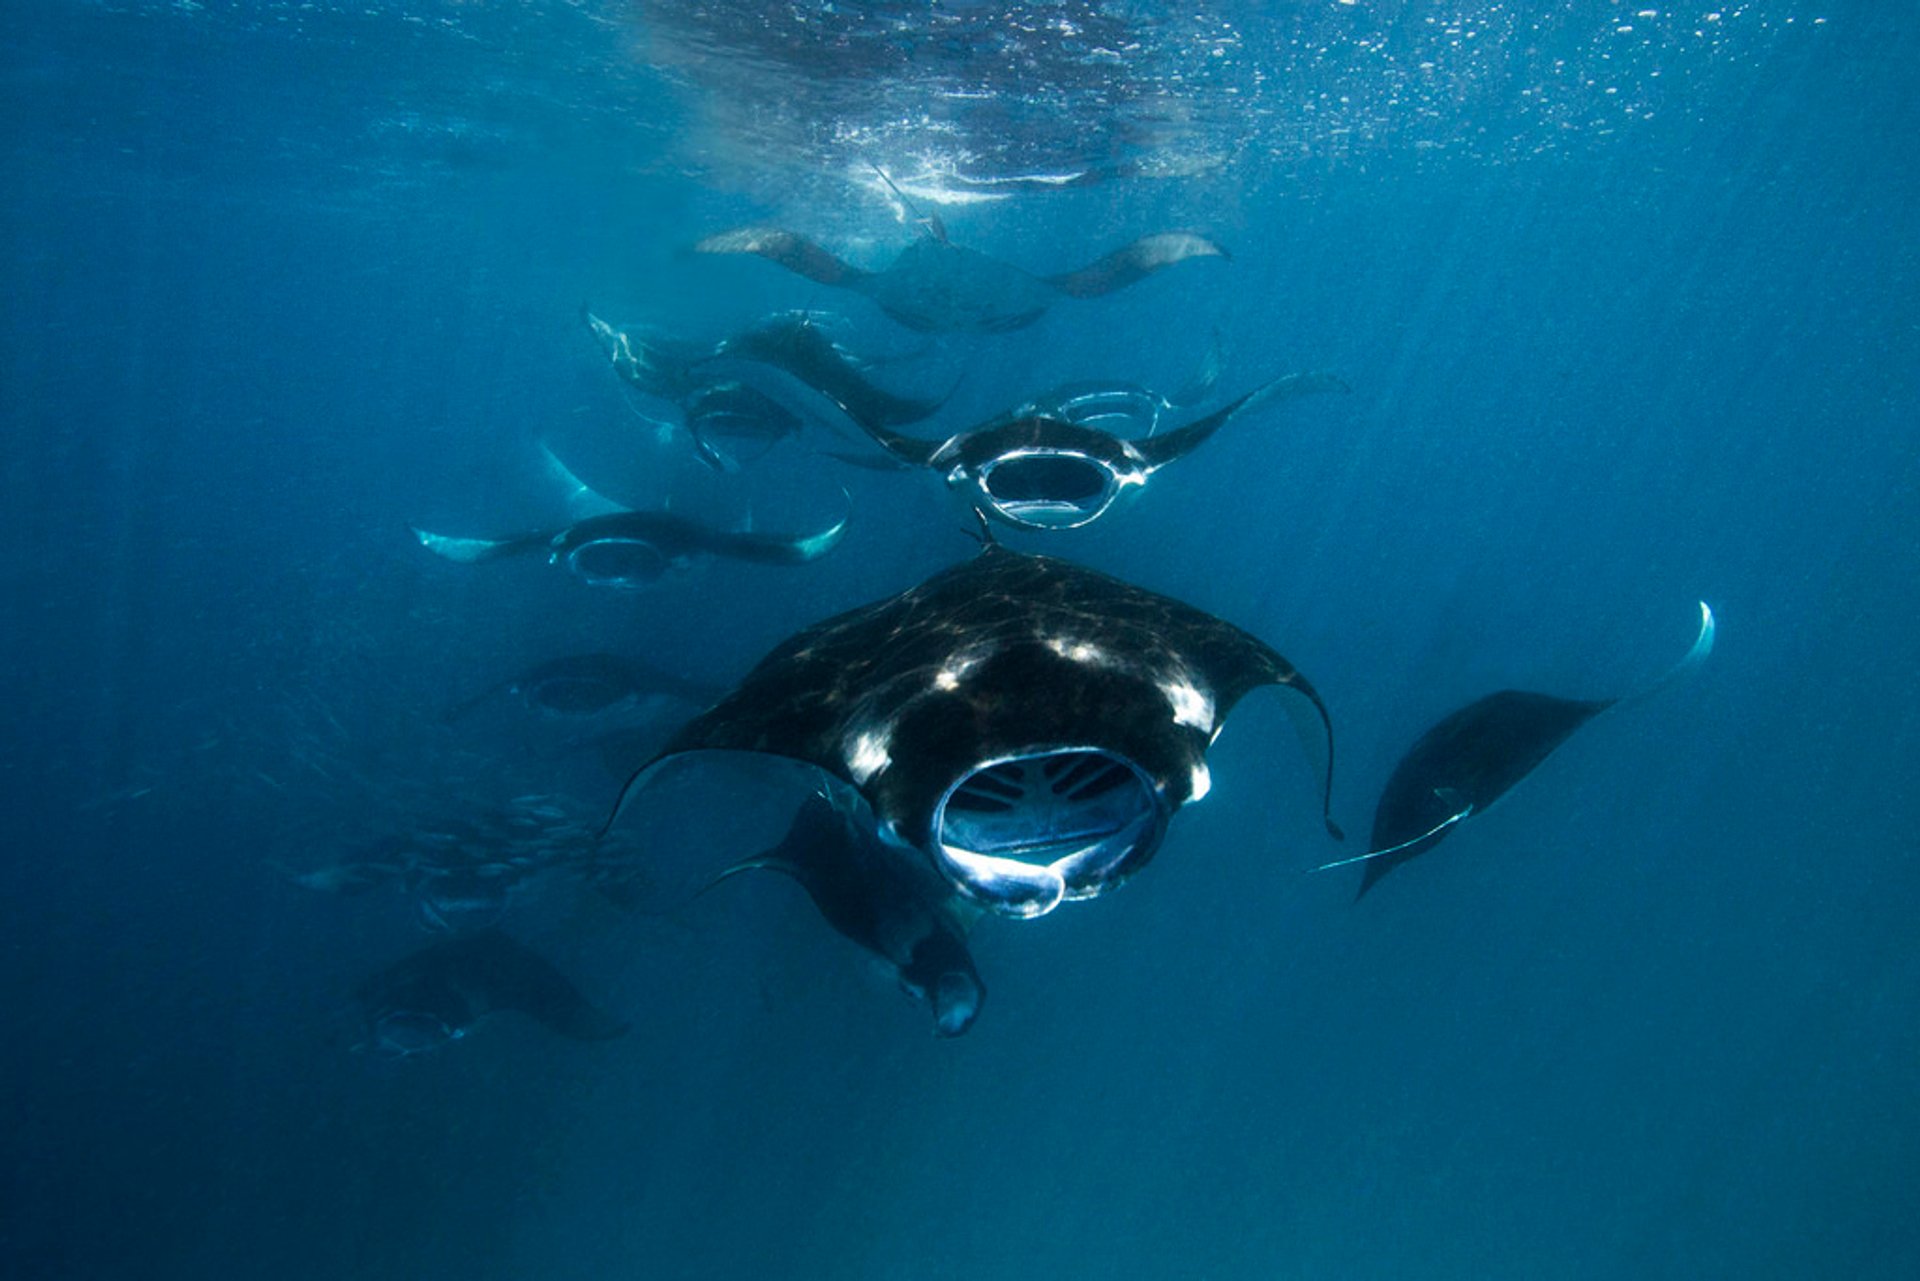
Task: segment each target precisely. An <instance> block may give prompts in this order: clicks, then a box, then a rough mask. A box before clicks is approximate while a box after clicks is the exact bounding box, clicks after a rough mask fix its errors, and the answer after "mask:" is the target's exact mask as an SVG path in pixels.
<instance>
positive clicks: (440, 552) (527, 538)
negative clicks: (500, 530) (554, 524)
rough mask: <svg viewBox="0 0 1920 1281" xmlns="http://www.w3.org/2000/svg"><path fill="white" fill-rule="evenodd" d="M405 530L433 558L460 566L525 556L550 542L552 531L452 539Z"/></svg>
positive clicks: (449, 536) (452, 537) (420, 531)
mask: <svg viewBox="0 0 1920 1281" xmlns="http://www.w3.org/2000/svg"><path fill="white" fill-rule="evenodd" d="M407 528H408V529H409V530H411V531H413V536H414V537H415V538H417V539H419V540H420V545H421V546H422V547H424V548H426V549H427V550H428V551H430V552H432V553H433V554H434V555H435V556H438V557H440V558H441V559H442V560H450V561H454V562H455V563H457V564H461V565H477V564H479V563H480V562H481V561H486V560H499V559H500V558H501V557H503V556H521V555H525V554H526V553H527V552H532V551H539V550H541V549H542V548H544V547H546V546H547V544H548V543H550V542H552V541H553V531H551V530H544V531H542V530H535V531H534V532H532V533H528V534H514V535H512V536H511V537H507V538H455V537H454V536H453V535H451V534H435V533H431V532H429V531H427V530H424V529H421V528H420V527H419V526H418V525H409V526H407Z"/></svg>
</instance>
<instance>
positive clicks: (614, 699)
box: [442, 654, 720, 722]
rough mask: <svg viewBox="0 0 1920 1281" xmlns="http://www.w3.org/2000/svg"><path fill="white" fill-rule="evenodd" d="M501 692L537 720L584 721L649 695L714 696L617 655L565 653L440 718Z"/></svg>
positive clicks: (712, 690)
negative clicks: (572, 719)
mask: <svg viewBox="0 0 1920 1281" xmlns="http://www.w3.org/2000/svg"><path fill="white" fill-rule="evenodd" d="M501 694H511V695H513V696H514V697H516V698H518V699H519V700H520V701H521V702H522V703H523V704H525V706H526V708H527V710H528V711H530V712H536V713H539V714H540V715H543V716H559V717H576V716H577V717H588V716H598V715H600V714H601V713H602V712H607V711H611V710H613V709H615V708H622V707H628V706H632V705H634V704H636V703H638V702H640V701H641V700H642V699H645V698H648V697H650V696H658V697H661V698H670V699H674V700H677V701H679V702H682V703H691V704H695V705H698V706H705V705H706V704H708V703H711V702H713V701H714V699H716V698H718V697H719V696H720V690H719V689H718V688H716V687H713V686H709V685H706V684H704V683H702V682H700V681H693V680H688V679H686V678H685V677H681V676H675V675H673V674H672V673H671V672H665V671H662V670H660V669H659V668H657V667H655V666H653V665H652V664H651V663H645V662H641V661H640V660H639V659H635V658H628V657H627V656H625V655H623V654H568V655H566V656H564V657H561V658H552V659H548V660H547V661H546V662H544V663H536V664H534V665H533V666H532V667H529V668H527V669H526V670H525V671H523V672H520V673H519V674H517V675H514V676H509V677H507V678H506V679H505V680H501V681H495V682H494V683H493V684H491V685H489V686H487V687H486V688H485V689H483V690H481V691H480V692H479V693H477V694H474V695H473V696H472V697H470V698H466V699H463V700H461V701H460V702H459V703H457V704H455V705H454V706H453V707H451V708H449V709H448V710H447V712H446V714H445V715H444V716H443V717H442V719H443V720H446V721H448V722H452V721H456V720H459V719H460V718H461V717H463V716H466V715H467V714H468V713H470V712H472V711H473V710H474V709H475V708H476V707H479V706H480V705H481V704H482V703H484V702H486V701H487V700H489V699H491V698H494V697H496V696H498V695H501Z"/></svg>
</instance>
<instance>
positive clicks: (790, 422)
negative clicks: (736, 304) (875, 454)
mask: <svg viewBox="0 0 1920 1281" xmlns="http://www.w3.org/2000/svg"><path fill="white" fill-rule="evenodd" d="M580 318H581V320H582V321H583V322H584V323H585V324H586V326H587V329H588V331H589V332H590V333H592V334H593V337H594V340H595V341H596V342H597V343H598V344H599V345H600V349H601V350H602V351H604V352H605V353H606V355H607V359H608V360H609V361H610V362H611V363H612V365H613V368H614V372H615V373H617V374H619V375H620V377H621V379H622V380H623V381H625V382H626V383H627V385H628V386H629V387H631V388H633V390H634V392H635V393H637V394H638V395H640V396H642V397H644V398H646V399H647V401H648V402H650V405H649V409H650V412H648V413H644V414H642V417H643V418H646V419H647V420H648V421H650V422H654V423H655V424H656V426H659V427H662V428H663V429H664V428H666V427H668V426H670V425H671V423H672V422H673V421H674V420H676V419H677V420H679V421H680V422H681V423H682V424H683V425H684V426H685V428H686V432H687V435H688V436H689V437H690V438H691V440H692V442H693V447H694V450H695V452H696V453H697V454H698V455H699V456H700V458H701V460H702V461H703V462H705V463H707V464H708V465H709V466H711V467H713V468H715V469H717V470H720V471H736V470H738V469H739V467H740V465H741V463H743V462H750V461H752V460H753V459H755V458H758V457H759V456H761V455H762V454H764V453H766V452H767V451H768V450H769V449H771V448H772V447H773V446H774V445H775V444H777V443H778V442H779V441H780V440H782V439H784V438H786V437H789V436H796V435H799V434H800V432H801V431H802V430H803V429H804V428H806V427H808V426H816V427H821V428H824V429H826V430H828V431H830V432H833V433H835V434H837V435H840V436H843V437H847V438H849V439H857V438H858V430H857V428H856V427H855V422H856V421H858V422H877V423H882V424H886V425H890V426H898V425H901V424H904V423H912V422H918V421H919V420H920V419H922V418H925V417H927V416H928V415H930V414H932V413H933V412H934V411H935V410H937V409H939V407H940V405H941V403H942V402H941V401H939V400H915V399H911V398H909V397H905V396H896V395H894V394H893V393H891V392H888V391H886V390H885V389H883V388H881V387H878V386H876V385H875V384H874V383H872V382H870V381H869V380H868V379H867V377H866V375H865V374H864V373H863V372H862V366H861V364H860V362H858V361H857V360H856V359H855V358H854V357H853V356H852V355H851V354H850V353H848V352H847V350H846V349H845V348H843V347H841V346H840V344H839V343H837V342H835V341H834V340H833V339H832V338H831V337H830V336H829V335H828V334H827V331H826V329H825V328H824V327H823V326H822V325H821V324H819V323H818V322H817V321H815V320H814V319H813V318H811V317H810V316H807V315H805V314H797V313H783V314H780V315H775V316H770V317H768V318H767V319H765V320H763V321H761V322H759V323H758V324H756V325H754V326H753V327H752V328H750V329H746V330H743V331H741V332H740V333H737V334H734V335H732V336H731V337H728V338H725V339H723V340H721V341H720V342H718V343H716V344H712V345H710V346H701V345H698V344H695V343H690V342H687V341H684V340H680V339H675V338H672V337H669V336H666V335H662V334H658V333H651V332H649V331H647V330H644V329H616V328H615V327H614V326H612V325H610V324H608V323H607V322H606V321H604V320H602V319H600V318H599V317H598V316H596V315H594V314H593V313H592V312H591V311H589V310H587V309H586V308H584V307H582V308H581V310H580Z"/></svg>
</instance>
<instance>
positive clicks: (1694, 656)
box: [1320, 601, 1715, 897]
mask: <svg viewBox="0 0 1920 1281" xmlns="http://www.w3.org/2000/svg"><path fill="white" fill-rule="evenodd" d="M1714 631H1715V624H1714V618H1713V611H1712V610H1711V609H1710V608H1708V607H1707V603H1706V602H1705V601H1702V602H1700V630H1699V632H1698V633H1697V634H1696V635H1695V637H1694V642H1693V647H1692V648H1691V649H1689V650H1688V651H1687V652H1686V655H1685V656H1684V657H1683V658H1681V660H1680V661H1679V662H1678V663H1675V664H1674V665H1673V666H1672V667H1671V668H1669V669H1668V670H1667V671H1666V673H1665V674H1664V675H1662V676H1661V677H1660V678H1659V679H1658V680H1656V681H1654V682H1653V683H1652V684H1650V685H1648V686H1646V687H1645V688H1643V689H1641V690H1640V691H1639V692H1638V693H1635V694H1629V695H1625V696H1623V697H1618V698H1602V699H1577V698H1556V697H1554V696H1553V695H1551V694H1536V693H1533V692H1531V691H1528V690H1518V689H1503V690H1500V691H1498V692H1497V693H1493V694H1488V695H1487V696H1486V697H1485V698H1480V699H1476V700H1474V701H1473V702H1471V703H1469V704H1467V705H1466V706H1465V707H1462V708H1460V709H1459V710H1458V711H1455V712H1451V713H1449V714H1448V715H1446V716H1443V717H1441V718H1440V720H1439V721H1438V722H1437V723H1436V724H1435V725H1434V726H1433V727H1432V728H1430V729H1429V730H1427V731H1426V733H1424V734H1422V735H1421V736H1420V737H1419V738H1418V739H1416V740H1415V741H1414V744H1413V746H1412V747H1410V748H1408V749H1407V753H1406V755H1405V756H1403V757H1401V759H1400V763H1399V764H1398V765H1396V766H1395V767H1394V770H1393V773H1392V775H1391V776H1389V777H1388V779H1387V785H1386V787H1385V788H1384V789H1383V790H1382V791H1381V793H1380V803H1379V805H1378V806H1377V807H1376V808H1375V810H1374V815H1373V837H1372V840H1371V842H1370V844H1371V847H1372V852H1371V853H1368V854H1362V855H1361V856H1360V857H1359V858H1357V859H1341V860H1339V861H1338V862H1334V863H1328V864H1326V865H1325V866H1324V867H1323V868H1322V869H1320V870H1325V868H1326V867H1343V866H1345V865H1347V864H1349V863H1357V862H1364V863H1365V864H1366V873H1365V875H1364V876H1363V877H1362V878H1361V881H1360V890H1359V894H1358V895H1356V896H1355V897H1359V896H1360V895H1364V894H1366V892H1367V891H1368V890H1370V889H1372V888H1373V887H1374V885H1376V884H1377V883H1378V882H1379V880H1380V878H1381V877H1383V876H1385V875H1386V874H1387V873H1388V872H1390V871H1392V870H1393V869H1394V868H1396V867H1398V866H1399V865H1400V864H1402V863H1405V862H1406V861H1407V860H1408V859H1411V858H1415V857H1417V856H1419V855H1421V854H1424V853H1425V852H1426V851H1428V850H1430V849H1432V848H1433V847H1434V846H1435V845H1438V844H1439V843H1440V842H1441V840H1443V839H1444V838H1445V837H1446V835H1447V834H1448V833H1449V832H1451V831H1452V830H1453V829H1454V828H1456V827H1457V826H1459V825H1460V824H1461V823H1464V822H1465V821H1467V820H1468V819H1469V818H1472V817H1474V816H1475V815H1478V814H1484V813H1485V812H1486V811H1487V810H1488V809H1489V808H1491V807H1492V805H1493V803H1494V802H1495V801H1497V800H1499V799H1500V798H1501V797H1502V796H1505V795H1506V794H1507V793H1508V792H1509V791H1511V790H1512V789H1513V788H1514V786H1515V785H1517V784H1518V783H1519V782H1520V781H1521V780H1522V779H1524V778H1526V777H1527V776H1528V775H1529V774H1531V773H1533V771H1534V770H1536V769H1538V768H1539V767H1540V766H1541V764H1542V763H1544V762H1545V761H1546V759H1547V757H1549V756H1551V755H1552V754H1553V753H1554V752H1555V751H1556V750H1557V749H1558V748H1559V747H1560V745H1561V744H1562V743H1564V742H1566V741H1567V740H1568V739H1569V738H1571V737H1572V736H1573V734H1574V731H1576V730H1578V729H1579V728H1580V727H1581V726H1582V725H1585V724H1586V723H1587V722H1588V721H1590V720H1592V719H1593V718H1594V717H1596V716H1598V715H1600V713H1602V712H1604V711H1607V710H1609V709H1611V708H1615V707H1625V706H1630V705H1631V704H1634V703H1638V702H1640V701H1641V700H1643V699H1646V698H1650V697H1652V696H1653V695H1654V694H1656V693H1658V692H1659V691H1661V690H1663V689H1666V688H1667V687H1668V686H1670V685H1672V684H1674V683H1675V682H1677V681H1680V680H1682V679H1684V678H1686V677H1687V676H1689V675H1691V674H1692V673H1693V672H1695V671H1697V670H1699V668H1700V665H1701V664H1703V663H1705V662H1706V661H1707V656H1708V655H1710V654H1712V653H1713V639H1714Z"/></svg>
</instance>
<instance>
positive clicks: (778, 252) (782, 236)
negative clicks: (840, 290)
mask: <svg viewBox="0 0 1920 1281" xmlns="http://www.w3.org/2000/svg"><path fill="white" fill-rule="evenodd" d="M693 251H694V252H695V253H697V254H758V255H760V256H761V257H762V258H766V259H770V260H771V261H773V262H777V263H779V264H780V265H781V266H782V267H785V268H786V269H787V270H788V271H791V272H792V273H793V274H794V275H796V276H805V277H806V278H807V279H808V280H811V281H814V282H816V283H818V284H822V285H839V286H843V287H846V286H852V285H855V284H858V283H859V282H860V281H861V280H864V279H865V278H866V276H867V274H868V273H867V272H864V271H862V270H860V269H859V268H858V267H855V266H853V265H852V264H851V263H846V262H842V261H841V260H840V259H838V258H836V257H834V256H833V255H832V254H830V253H828V252H827V251H826V250H825V249H822V248H821V247H820V246H819V245H817V244H815V243H814V242H813V241H811V240H808V239H807V238H806V237H805V236H802V235H800V234H798V233H797V232H792V231H782V230H780V229H779V228H778V227H743V228H741V229H740V230H738V231H723V232H721V233H720V234H719V235H717V236H708V237H707V238H706V239H705V240H702V241H701V242H700V243H698V244H696V245H695V246H694V247H693Z"/></svg>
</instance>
